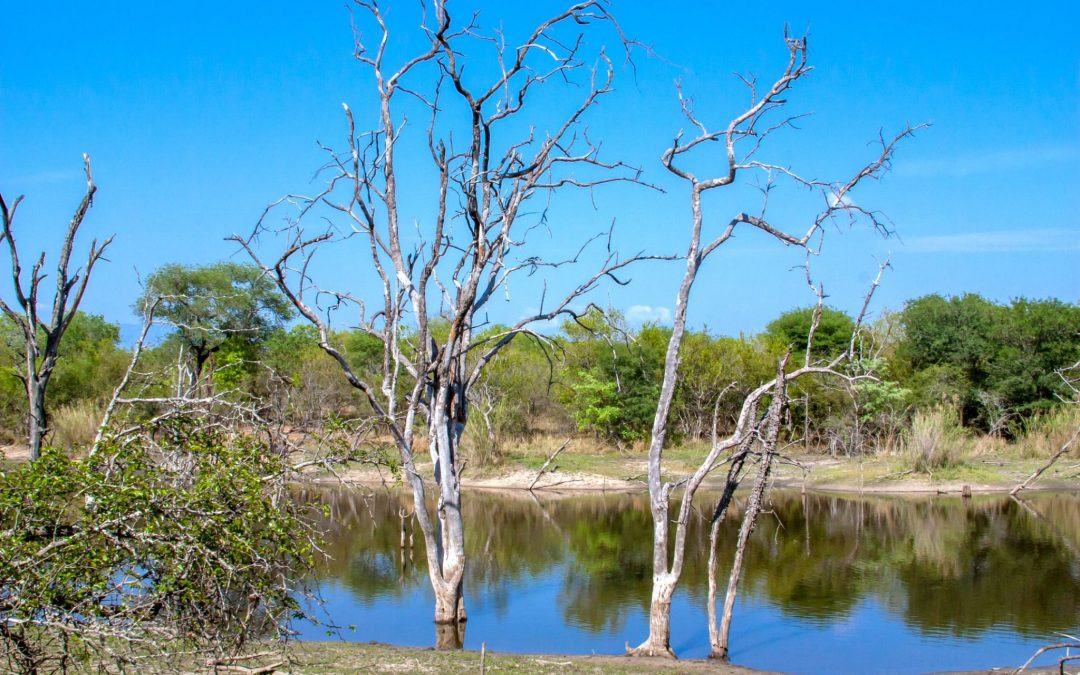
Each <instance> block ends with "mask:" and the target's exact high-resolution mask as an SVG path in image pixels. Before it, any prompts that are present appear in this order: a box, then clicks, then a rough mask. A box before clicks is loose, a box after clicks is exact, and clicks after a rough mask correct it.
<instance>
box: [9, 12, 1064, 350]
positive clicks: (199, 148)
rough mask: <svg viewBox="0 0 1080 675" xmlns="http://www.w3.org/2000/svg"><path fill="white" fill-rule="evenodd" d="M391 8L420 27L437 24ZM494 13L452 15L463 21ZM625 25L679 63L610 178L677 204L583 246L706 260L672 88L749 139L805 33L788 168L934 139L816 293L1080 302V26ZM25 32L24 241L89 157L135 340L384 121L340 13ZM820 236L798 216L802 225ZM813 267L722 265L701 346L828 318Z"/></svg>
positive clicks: (13, 29) (56, 224)
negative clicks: (785, 316)
mask: <svg viewBox="0 0 1080 675" xmlns="http://www.w3.org/2000/svg"><path fill="white" fill-rule="evenodd" d="M383 4H384V6H385V7H388V8H390V9H391V13H392V16H396V17H407V16H408V13H409V12H412V11H413V9H414V7H415V3H414V2H412V0H392V1H390V2H384V3H383ZM472 6H473V5H472V4H471V3H467V2H452V3H451V7H452V8H454V7H457V8H458V9H457V10H456V13H457V14H459V15H461V14H464V13H465V12H466V11H467V10H466V9H465V8H466V7H472ZM478 6H479V8H480V9H481V24H482V25H483V26H485V27H491V26H496V25H499V24H502V25H504V26H505V27H506V28H507V29H508V30H510V31H513V30H515V29H516V30H521V29H523V28H525V27H527V26H531V24H532V23H533V22H534V21H535V20H536V19H538V18H540V17H541V16H542V15H545V14H548V13H551V12H554V11H555V10H557V9H560V8H562V7H563V4H562V3H558V2H549V1H548V0H544V1H542V2H536V3H533V4H532V5H531V6H529V7H528V9H520V8H513V7H511V5H510V3H498V2H482V3H479V4H478ZM611 7H612V11H613V13H614V14H615V15H616V16H617V17H618V18H619V19H620V21H621V22H622V25H623V28H624V29H625V31H626V32H627V33H628V34H630V35H631V36H633V37H635V38H636V39H638V40H641V41H642V42H646V43H648V44H650V45H652V46H653V48H654V49H655V50H656V52H657V53H658V54H660V55H661V56H662V57H663V59H653V58H648V57H646V56H644V55H642V54H639V55H638V56H637V57H636V63H637V70H636V77H635V75H634V74H633V73H631V72H630V71H628V70H626V69H621V70H620V72H619V74H618V78H619V79H618V80H617V87H618V88H619V91H618V93H617V94H616V95H615V96H614V97H612V98H611V99H610V100H609V101H607V102H605V103H604V104H603V105H602V106H601V108H599V109H598V110H596V111H595V112H594V113H592V114H591V116H590V118H589V122H590V127H591V129H592V132H593V135H594V136H599V137H603V138H604V140H605V152H606V153H607V157H609V158H615V157H619V158H623V159H625V160H627V161H629V162H631V163H634V164H638V165H641V166H642V167H643V168H644V170H645V171H646V177H648V178H651V179H654V180H656V181H657V182H659V183H661V184H663V185H664V186H665V187H667V188H669V192H668V193H667V194H664V195H659V194H652V193H636V192H635V193H630V192H625V191H623V192H620V191H614V192H613V193H609V194H603V193H601V194H600V196H599V198H598V208H597V210H596V211H595V212H589V213H587V214H585V215H584V216H582V218H583V220H582V222H581V223H578V224H576V225H575V227H578V226H580V227H582V228H591V229H594V230H595V229H601V228H603V227H604V226H605V225H606V224H607V223H608V222H609V221H610V220H611V218H613V217H615V218H616V219H617V223H618V225H617V228H618V229H617V237H618V241H619V242H620V243H621V247H622V248H623V249H624V250H626V251H631V250H635V249H639V248H644V249H648V250H650V251H656V252H682V251H683V250H684V249H685V237H686V232H687V219H686V210H687V209H686V200H685V191H684V190H681V189H680V186H679V184H678V183H674V182H671V181H669V180H668V179H667V177H666V175H665V174H664V172H663V171H662V170H661V168H660V166H659V163H658V161H657V157H658V156H659V154H660V153H661V151H662V150H663V148H664V147H665V144H666V143H668V142H669V141H670V139H671V137H672V136H673V134H674V133H675V132H676V131H677V130H678V129H679V128H681V127H683V126H685V122H684V121H683V120H682V119H681V118H680V116H679V115H678V109H677V103H676V99H675V94H674V88H673V85H672V82H673V80H674V79H676V78H679V79H681V80H682V82H683V87H684V90H685V91H686V92H687V93H689V94H691V95H693V96H694V97H695V99H696V105H697V110H698V112H699V113H700V115H701V116H702V117H703V118H705V119H706V120H708V121H711V122H712V123H713V124H714V125H715V126H720V125H722V124H724V123H726V121H727V120H728V119H729V118H730V116H731V115H732V114H733V113H734V112H737V109H738V106H739V104H741V103H742V102H743V100H744V94H743V93H742V91H740V89H739V88H738V85H737V83H736V82H735V81H734V79H733V77H732V76H731V73H732V72H733V71H737V70H738V71H753V72H755V73H757V74H759V75H760V77H761V78H762V80H765V79H767V78H768V77H769V76H771V75H773V74H774V73H776V72H777V70H778V68H780V67H781V65H782V62H783V59H784V57H785V55H786V52H785V50H784V48H783V44H782V41H781V33H782V29H783V25H784V24H785V22H786V23H788V24H790V25H791V26H792V28H793V30H795V31H801V30H802V29H804V28H809V31H810V59H811V62H812V63H813V65H814V66H815V67H816V70H815V72H814V73H813V74H812V76H811V77H810V78H809V79H808V80H807V81H806V82H805V83H803V84H801V85H800V86H799V87H798V88H797V89H796V90H795V91H794V92H793V93H792V95H791V96H790V97H789V98H790V101H791V110H792V111H793V112H811V113H813V115H812V116H811V117H810V118H809V119H807V120H806V121H805V122H804V123H803V125H802V127H803V130H802V131H801V132H797V133H791V132H786V133H785V134H784V136H783V137H782V138H779V139H778V142H777V143H776V144H775V145H774V146H772V147H771V149H770V152H771V154H770V155H768V158H769V159H772V160H773V161H777V162H781V163H785V164H790V165H791V166H792V167H794V168H796V169H800V170H802V171H804V172H806V173H808V174H810V175H813V176H815V177H819V178H836V177H841V176H843V175H844V174H845V173H847V172H849V171H851V170H852V169H854V168H856V167H857V166H858V165H859V164H860V163H861V162H862V161H863V160H865V159H867V158H868V157H870V155H871V154H872V152H873V149H872V148H870V147H868V146H867V142H868V141H870V140H871V139H873V138H874V137H875V136H876V134H877V132H878V130H879V129H882V130H884V131H885V132H886V133H889V132H892V131H896V130H898V129H900V128H901V127H902V126H903V125H904V124H905V123H906V122H912V123H918V122H931V123H933V128H931V129H929V130H927V131H925V132H923V133H921V134H920V135H919V136H918V137H917V138H915V139H914V140H913V141H910V142H908V143H906V144H905V145H904V146H903V148H902V149H901V150H900V152H899V153H898V155H897V158H896V163H895V170H894V172H893V173H892V174H890V175H889V176H888V177H887V178H886V179H885V180H884V181H883V182H882V183H881V184H876V185H873V186H871V189H868V190H866V191H865V192H863V193H861V194H858V195H856V198H857V199H858V200H859V201H860V203H863V204H866V205H869V206H873V207H875V208H879V209H881V210H883V211H884V212H885V213H887V214H888V215H889V216H890V217H891V219H892V220H893V221H894V222H895V225H896V229H897V231H898V234H899V239H890V240H889V241H881V240H880V239H877V238H875V237H871V236H867V235H865V234H863V233H859V232H850V233H848V232H845V233H844V234H843V236H835V235H834V234H830V235H829V239H828V240H827V242H826V249H825V255H824V256H822V259H821V260H819V261H817V262H816V263H815V270H816V271H817V272H818V273H819V275H820V278H822V279H823V280H824V281H825V283H826V290H827V291H828V292H829V293H830V294H831V302H832V303H833V304H835V305H837V306H839V307H841V308H843V309H847V310H849V311H850V310H853V309H854V308H855V307H856V306H857V305H858V300H859V298H861V295H862V292H863V289H864V287H865V284H866V283H867V281H868V279H869V278H870V277H871V276H872V275H873V272H874V270H875V267H876V261H877V260H880V259H882V258H883V257H884V256H886V255H888V254H889V253H891V255H892V261H893V266H894V268H895V270H894V271H893V272H892V273H891V274H889V275H888V277H887V279H886V283H885V286H884V287H883V288H882V290H881V292H880V295H879V297H878V301H877V303H876V307H877V309H881V308H882V307H892V308H898V307H900V306H902V304H903V302H904V301H905V300H906V299H908V298H911V297H915V296H919V295H922V294H926V293H930V292H939V293H945V294H953V293H962V292H966V291H974V292H978V293H982V294H984V295H986V296H988V297H991V298H993V299H995V300H1003V301H1004V300H1008V299H1010V298H1013V297H1017V296H1026V297H1033V298H1045V297H1057V298H1061V299H1063V300H1066V301H1069V302H1076V301H1078V300H1080V272H1078V268H1080V265H1078V264H1077V263H1078V261H1080V208H1078V207H1080V47H1078V46H1077V44H1078V43H1077V41H1076V33H1077V29H1080V9H1078V8H1077V7H1078V5H1077V3H1075V2H1064V1H1063V2H1049V3H1027V4H1016V3H1003V2H987V3H981V4H980V5H978V8H977V10H975V9H969V8H968V7H966V6H964V4H963V3H933V4H921V5H911V6H908V7H901V6H899V5H895V4H881V3H866V2H858V3H840V2H829V3H820V2H819V3H797V4H796V3H790V4H789V3H781V2H776V3H757V5H755V6H750V5H745V4H744V5H731V4H728V3H703V2H691V1H672V2H666V3H651V2H650V3H646V2H630V1H629V0H621V1H620V0H615V1H614V2H613V3H612V5H611ZM403 23H406V24H407V23H408V21H404V22H403ZM4 34H5V41H4V49H3V57H2V58H0V190H2V191H3V193H4V194H5V196H7V197H9V198H11V197H13V196H15V195H16V194H20V193H25V194H26V195H27V201H26V203H25V204H24V206H23V207H22V210H21V211H20V218H19V221H18V222H17V223H16V225H17V227H18V230H17V232H18V233H20V234H21V237H20V243H21V244H22V246H23V247H25V249H26V250H27V251H30V250H32V249H33V250H39V249H40V248H41V247H42V246H48V247H49V250H50V253H51V255H52V256H53V257H51V258H50V259H51V260H55V253H54V250H55V249H54V248H53V247H54V245H55V242H56V240H57V235H58V233H59V232H60V231H61V230H62V228H63V227H64V225H65V223H66V219H67V218H68V217H69V215H70V211H71V209H72V208H73V206H74V205H75V203H76V202H77V201H78V199H79V197H80V195H81V191H82V185H83V183H82V179H81V175H80V172H81V159H80V156H81V153H82V152H84V151H85V152H89V153H90V154H91V155H92V156H93V159H94V173H95V177H96V179H97V182H98V183H99V185H100V192H99V193H98V198H97V201H96V204H95V207H94V209H93V210H92V211H91V213H90V215H89V217H88V219H87V221H86V226H85V232H84V233H83V237H84V238H86V239H87V241H88V238H89V237H91V236H103V235H106V234H110V233H113V232H115V233H116V234H117V239H116V244H115V246H114V247H113V249H112V250H111V254H110V256H109V258H110V261H111V262H110V263H108V264H107V265H104V266H103V267H102V268H101V270H100V272H99V273H98V275H97V277H96V278H95V279H94V282H93V283H92V285H91V290H90V292H89V295H88V297H87V299H86V301H85V304H84V308H85V309H86V310H88V311H92V312H96V313H101V314H104V315H105V316H106V317H107V318H109V319H111V320H114V321H119V322H122V323H131V322H133V321H134V318H133V317H132V316H131V310H130V307H131V303H132V301H133V300H134V298H135V297H136V296H137V294H138V284H137V274H136V271H137V272H138V273H140V274H142V275H146V274H147V273H149V272H151V271H153V270H154V269H155V268H156V267H158V266H159V265H161V264H164V263H167V262H182V263H191V264H200V263H208V262H211V261H215V260H219V259H223V258H226V257H229V256H234V255H236V248H235V246H234V245H233V244H231V243H228V242H225V241H223V239H224V237H226V236H228V235H230V234H232V233H234V232H244V233H246V232H248V231H249V230H250V228H251V227H252V225H253V224H254V222H255V220H256V219H257V217H258V215H259V214H260V212H261V211H262V208H263V207H264V206H265V205H266V204H267V203H268V202H270V201H271V200H273V199H276V198H277V197H279V196H281V195H283V194H285V193H287V192H295V191H307V190H309V188H310V187H311V182H310V181H311V177H312V173H313V171H314V169H316V168H317V167H318V166H319V164H320V163H321V160H322V158H321V155H320V152H319V150H318V149H317V147H316V141H318V140H321V141H324V142H337V141H338V140H339V139H341V138H342V137H343V128H344V127H343V123H344V120H343V118H342V114H341V103H342V102H348V103H350V105H351V106H352V107H353V108H354V110H356V111H357V115H358V118H360V120H361V121H362V120H363V119H364V118H365V116H367V115H370V114H371V108H370V107H369V104H370V100H371V99H370V98H369V96H368V88H367V80H366V79H365V72H364V71H363V69H362V68H361V67H360V66H359V65H358V64H356V63H355V62H354V61H353V60H352V58H351V50H352V34H351V30H350V25H349V15H348V12H347V11H346V9H345V8H344V6H343V3H342V2H341V1H340V0H326V1H322V0H312V1H310V2H303V3H300V2H275V1H269V0H268V1H262V2H257V3H254V2H191V3H184V4H181V5H176V4H168V3H153V2H138V3H136V2H109V1H105V2H97V3H86V2H78V3H76V2H69V1H58V2H50V3H44V2H17V3H9V6H8V7H6V8H5V11H4ZM610 37H611V36H610V34H608V33H605V32H600V33H597V34H596V37H594V38H591V39H593V40H594V41H600V40H604V39H610ZM413 39H415V36H414V38H413ZM414 44H415V43H414ZM369 119H370V118H369ZM746 197H747V193H745V192H740V193H737V194H732V195H728V196H723V197H718V198H716V199H714V200H711V201H710V202H709V203H707V209H708V216H707V217H708V218H711V219H713V222H716V223H720V222H726V219H727V218H728V217H730V216H731V215H732V214H733V213H735V212H738V211H740V210H753V209H755V208H756V202H755V201H746V200H745V198H746ZM796 213H797V211H796V210H795V209H794V208H791V209H787V207H785V206H784V205H782V204H781V205H780V206H778V209H777V214H778V216H780V217H782V218H786V217H788V216H789V215H790V216H791V217H794V216H795V214H796ZM801 224H802V221H794V223H793V229H795V227H796V226H797V225H801ZM577 231H584V230H577ZM564 241H569V240H563V239H561V238H560V239H557V240H554V241H552V242H551V243H550V247H551V248H553V249H557V248H559V247H560V246H565V243H564ZM24 255H26V256H27V257H29V254H28V253H27V254H24ZM335 256H337V257H335ZM352 260H355V255H353V254H350V253H348V252H342V253H340V254H333V255H331V257H330V258H328V259H327V260H326V261H324V265H325V266H326V267H325V269H326V272H325V274H326V278H327V279H328V280H329V281H328V284H327V285H332V286H349V285H350V284H354V283H356V281H355V279H356V277H354V276H353V275H352V274H351V271H352V270H354V265H355V263H353V262H351V261H352ZM799 262H800V258H799V257H798V256H794V257H792V255H791V254H790V253H785V252H783V251H781V250H779V249H778V248H777V247H775V246H773V245H771V244H770V243H769V242H767V241H765V240H764V239H763V238H760V237H754V236H751V235H747V236H745V237H741V238H740V239H739V240H738V241H737V242H736V244H735V245H734V246H733V247H732V250H731V251H729V252H726V253H725V254H724V255H723V256H721V257H717V258H715V259H712V260H710V266H709V268H708V269H707V271H706V272H705V274H704V275H703V276H702V278H701V281H700V286H698V287H697V289H696V295H695V297H694V299H693V303H694V304H693V306H692V321H693V323H694V324H695V325H698V326H701V325H708V326H709V327H710V328H712V329H714V330H717V331H721V332H726V333H737V332H739V331H756V330H759V329H761V328H762V327H763V326H764V324H765V323H767V322H768V321H769V320H770V319H771V318H773V317H774V316H776V314H778V313H779V312H780V311H783V310H785V309H789V308H791V307H794V306H800V305H805V304H808V303H809V301H810V300H811V299H812V298H811V296H809V294H808V293H807V292H806V289H805V285H804V284H803V281H802V277H801V275H800V274H799V273H798V272H791V271H789V268H790V267H791V266H792V265H795V264H798V263H799ZM4 268H5V269H6V265H5V266H4ZM680 273H681V268H680V266H679V265H667V266H664V265H652V266H649V267H643V268H641V269H640V270H639V271H638V272H637V273H635V274H634V275H633V276H634V283H633V284H632V285H631V286H630V287H628V288H605V289H604V290H603V291H602V292H601V293H599V294H598V295H597V296H595V298H594V299H595V300H597V301H598V302H600V303H602V304H611V305H614V306H616V307H618V308H621V309H623V310H626V311H630V313H631V314H632V315H634V316H637V317H645V316H662V315H663V312H664V310H663V308H668V307H670V306H671V303H672V297H673V295H674V292H675V286H676V283H677V279H678V276H679V275H680ZM3 289H4V290H3V291H0V292H4V293H5V294H6V293H7V290H6V289H7V286H6V284H5V285H4V286H3ZM353 290H354V291H356V292H360V293H366V292H369V291H370V289H363V288H359V289H356V288H354V289H353ZM515 293H516V295H515V296H514V297H513V299H512V301H511V302H510V303H506V304H505V306H503V307H501V308H500V309H498V310H496V311H498V312H504V314H503V315H502V316H495V317H493V318H495V319H501V320H507V319H513V318H515V317H516V316H517V315H519V314H521V313H522V312H523V311H525V310H526V309H527V308H528V307H529V306H530V305H535V302H536V295H535V287H529V286H527V285H525V286H523V287H521V288H518V289H515ZM635 306H637V307H636V308H634V307H635ZM631 308H634V309H631Z"/></svg>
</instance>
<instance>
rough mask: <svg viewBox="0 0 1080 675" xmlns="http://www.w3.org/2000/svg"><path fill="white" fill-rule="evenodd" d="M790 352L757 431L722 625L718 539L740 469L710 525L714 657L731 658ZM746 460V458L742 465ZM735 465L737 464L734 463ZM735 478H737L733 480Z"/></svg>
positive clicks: (784, 402) (781, 409)
mask: <svg viewBox="0 0 1080 675" xmlns="http://www.w3.org/2000/svg"><path fill="white" fill-rule="evenodd" d="M787 360H788V356H785V357H784V358H783V359H781V360H780V364H779V368H777V373H776V380H775V383H776V384H775V385H774V387H773V390H772V402H771V403H770V404H769V410H768V412H766V414H765V418H764V419H763V420H761V423H760V424H759V429H760V428H763V429H764V433H763V434H762V433H757V434H756V435H757V436H758V437H759V439H760V453H759V459H758V473H757V477H756V478H755V479H754V487H753V488H752V489H751V490H750V496H749V497H748V498H747V500H746V508H745V510H744V511H743V520H742V525H740V526H739V538H738V540H737V542H736V544H735V559H734V561H732V563H731V573H730V574H729V575H728V584H727V593H725V595H724V611H723V614H722V615H721V618H720V626H719V628H718V627H717V625H716V576H715V575H716V555H715V554H716V543H717V536H718V533H719V524H720V522H721V520H722V519H723V517H724V514H725V512H726V510H727V504H729V503H730V501H731V497H732V496H733V495H734V488H735V487H737V486H738V480H737V476H738V471H736V472H735V474H731V473H729V474H728V481H727V485H726V486H725V490H724V496H725V497H726V498H727V499H726V500H725V501H724V502H723V504H722V507H721V506H718V507H717V509H716V511H715V512H714V514H713V520H712V527H710V528H709V547H710V548H709V645H710V648H711V649H710V655H711V656H712V658H718V659H723V660H727V654H728V635H729V634H730V631H731V615H732V612H733V611H734V609H735V594H736V593H737V592H738V588H739V578H740V577H741V576H742V568H743V561H744V560H745V556H746V546H747V544H748V543H749V541H750V535H751V534H753V532H754V525H755V524H757V517H758V514H760V513H761V509H762V505H763V504H764V499H765V490H766V488H767V487H768V484H769V476H770V474H771V472H772V465H773V460H774V459H775V458H776V442H777V437H778V436H779V433H780V422H781V418H782V416H783V414H784V409H785V408H786V407H787V403H788V398H787V380H786V379H785V373H784V369H785V368H786V366H787ZM749 450H750V443H744V444H743V452H744V453H745V452H749ZM744 462H745V459H742V460H741V461H740V462H739V463H740V465H741V464H743V463H744ZM733 466H734V465H733ZM733 479H734V480H733Z"/></svg>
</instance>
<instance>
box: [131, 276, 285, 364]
mask: <svg viewBox="0 0 1080 675" xmlns="http://www.w3.org/2000/svg"><path fill="white" fill-rule="evenodd" d="M155 302H157V303H158V304H157V308H156V314H157V316H159V317H161V318H162V319H164V320H166V321H168V322H169V323H171V324H172V325H173V326H174V327H175V328H176V333H175V336H176V338H175V339H177V340H179V342H180V344H181V345H182V347H183V348H184V349H185V350H186V351H188V353H189V354H190V356H191V362H192V368H193V373H194V376H195V381H198V380H199V377H200V376H201V374H202V371H203V368H204V366H205V365H206V362H207V360H208V359H209V358H210V357H211V356H212V355H213V354H215V353H217V352H219V351H221V350H222V349H223V348H226V347H225V346H226V344H228V347H227V348H226V350H227V353H228V354H230V355H231V356H230V357H229V358H228V360H231V361H234V362H235V361H237V360H240V361H243V360H246V359H247V358H248V357H249V356H251V352H252V350H254V348H255V347H256V346H257V345H258V344H259V343H260V342H261V341H262V340H264V339H265V338H266V337H267V336H268V334H269V332H270V331H271V330H272V329H273V328H275V327H276V326H280V325H281V324H282V323H283V322H285V321H287V320H288V319H290V318H291V317H292V316H293V309H292V305H291V304H290V303H289V301H288V300H287V299H286V298H285V296H283V295H282V294H281V292H280V291H279V290H278V288H277V286H276V284H274V282H272V281H271V280H269V279H267V278H266V277H265V276H264V275H263V272H262V271H261V270H260V269H259V268H258V267H256V266H254V265H241V264H237V263H231V262H221V263H214V264H212V265H206V266H203V267H189V266H184V265H179V264H172V265H165V266H164V267H161V268H160V269H158V270H157V271H156V272H154V273H153V274H152V275H151V276H150V278H149V279H148V280H147V282H146V289H145V291H144V292H143V295H142V297H141V298H140V299H139V301H138V302H137V303H136V309H137V310H138V311H139V312H140V313H142V312H144V311H146V309H147V308H148V307H149V306H150V305H151V304H153V303H155Z"/></svg>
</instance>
